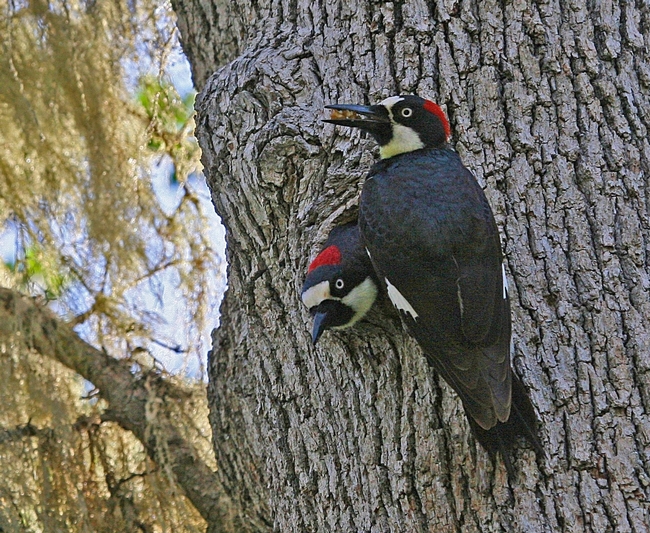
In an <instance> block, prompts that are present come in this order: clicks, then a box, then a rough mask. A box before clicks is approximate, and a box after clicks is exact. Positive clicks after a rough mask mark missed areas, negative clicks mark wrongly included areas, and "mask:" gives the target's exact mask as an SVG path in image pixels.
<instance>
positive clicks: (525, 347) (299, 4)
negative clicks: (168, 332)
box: [176, 0, 650, 533]
mask: <svg viewBox="0 0 650 533" xmlns="http://www.w3.org/2000/svg"><path fill="white" fill-rule="evenodd" d="M176 4H177V8H179V13H180V17H181V26H180V27H181V33H182V38H183V41H184V44H185V48H186V52H187V53H188V55H189V57H190V60H191V62H192V65H193V69H194V74H195V81H196V82H197V84H198V85H199V87H200V88H201V89H202V93H201V96H200V98H199V101H198V119H197V123H198V130H197V132H198V137H199V140H200V143H201V146H202V149H203V153H204V156H203V160H204V164H205V170H206V175H207V178H208V181H209V184H210V187H211V189H212V191H213V199H214V203H215V208H216V210H217V212H218V213H219V214H220V215H221V217H222V218H223V221H224V224H225V225H226V228H227V239H228V240H227V244H228V257H229V278H228V282H229V289H228V292H227V295H226V298H225V301H224V303H223V306H222V317H221V327H220V328H219V329H218V330H216V332H215V334H214V349H213V351H212V354H211V358H210V389H209V394H210V403H211V408H212V414H211V424H212V428H213V431H214V443H215V451H216V454H217V459H218V462H219V467H220V470H219V476H220V477H221V479H222V483H223V485H224V487H225V488H226V491H227V492H228V494H229V496H230V497H231V498H232V499H233V501H235V502H237V504H238V505H239V506H240V508H241V510H240V518H241V519H242V520H243V521H244V522H246V523H247V524H248V529H249V530H259V531H262V530H271V529H275V530H277V531H287V532H290V531H377V532H379V531H382V532H383V531H405V532H406V531H435V532H455V531H462V532H478V531H490V532H510V531H515V532H522V533H523V532H525V533H531V532H564V531H566V532H577V531H585V532H594V533H601V532H607V531H612V532H627V531H630V532H645V531H649V530H650V526H648V524H649V523H650V517H649V509H648V501H649V500H650V474H649V473H648V470H649V463H650V446H649V443H650V423H649V419H648V413H650V355H649V351H650V334H649V329H648V325H647V324H648V320H649V318H650V299H649V298H648V291H649V289H650V276H649V272H650V268H649V267H650V258H649V255H648V254H649V253H650V218H649V216H650V207H649V206H650V188H649V187H648V185H649V184H648V179H649V176H650V143H649V141H648V133H649V131H648V130H649V128H650V97H649V94H650V61H649V52H648V50H650V9H649V8H648V4H647V3H644V2H637V3H636V4H635V3H633V2H626V1H618V2H617V1H614V2H612V3H609V2H603V3H600V2H596V3H593V2H589V3H588V2H586V1H584V0H569V1H562V2H559V1H558V0H551V1H550V2H535V3H531V4H529V3H527V2H505V3H503V2H496V1H494V0H487V1H480V2H479V1H478V0H468V1H467V2H463V3H460V2H453V1H445V2H438V3H435V4H427V3H426V2H422V1H420V0H412V1H407V2H395V3H374V2H370V1H368V0H358V1H356V2H354V3H348V2H341V1H338V0H332V1H330V2H321V1H318V0H316V1H314V0H295V1H293V2H267V1H264V0H262V1H261V2H259V1H258V2H248V1H242V2H237V9H234V8H232V7H225V6H229V5H230V3H226V2H215V3H214V4H213V5H212V6H211V8H210V9H211V10H212V11H211V12H212V13H220V14H221V15H219V16H218V17H216V18H208V17H203V18H202V17H200V16H198V15H197V13H201V10H202V9H206V8H205V7H201V6H204V3H200V2H196V1H194V0H184V1H181V0H178V1H177V2H176ZM226 11H227V12H228V13H227V14H225V15H224V13H226ZM206 12H207V11H204V13H206ZM188 14H192V15H188ZM224 17H225V18H224ZM224 27H226V28H228V30H227V31H226V32H224V34H223V36H222V35H221V34H220V33H219V31H218V29H219V28H224ZM206 46H207V47H209V48H210V50H208V51H206V50H205V47H206ZM211 50H221V51H222V52H220V54H217V53H214V52H212V51H211ZM210 73H213V74H212V75H210ZM399 93H417V94H420V95H422V96H427V97H429V98H431V99H433V100H435V101H437V102H439V103H440V104H441V105H442V106H443V107H444V108H445V109H446V111H447V113H448V114H449V117H450V121H451V124H452V129H453V139H452V145H454V146H455V148H456V149H457V150H458V152H459V153H460V154H461V156H462V158H463V160H464V162H465V164H466V165H467V166H468V167H469V168H470V169H471V170H472V171H473V172H474V173H475V175H476V176H477V178H478V180H479V181H480V183H481V184H482V185H483V186H484V187H485V189H486V193H487V194H488V197H489V199H490V201H491V204H492V206H493V208H494V211H495V213H496V216H497V221H498V223H499V225H500V229H501V232H502V240H503V245H504V250H505V255H506V261H507V269H508V276H509V279H510V290H511V293H512V294H513V295H514V298H513V300H514V301H513V317H514V344H515V353H514V367H515V368H516V370H517V372H518V374H519V375H520V376H521V377H522V380H523V381H524V383H525V384H526V385H527V387H529V389H530V396H531V399H532V402H533V404H534V405H535V407H536V409H537V411H538V413H539V417H540V420H541V431H540V436H541V439H542V443H543V445H544V447H545V449H546V451H547V455H548V457H547V460H545V461H538V460H536V458H535V455H534V454H533V452H532V450H530V449H529V448H526V447H522V448H521V449H520V450H519V451H518V453H517V456H516V467H517V469H518V471H519V475H518V479H517V480H516V481H514V482H512V483H511V482H509V480H508V478H507V476H506V472H505V469H504V467H503V464H501V463H498V464H496V466H493V465H492V463H491V462H490V460H489V459H488V457H487V455H486V453H485V452H484V451H483V450H482V449H480V448H478V447H477V445H476V443H475V441H474V439H473V438H472V437H471V435H470V431H469V428H468V424H467V422H466V420H465V418H464V416H463V412H462V408H461V406H460V402H459V401H458V399H457V397H456V396H455V394H454V393H453V392H452V391H451V390H450V389H449V388H448V387H447V386H446V385H445V384H444V383H442V382H441V381H440V380H439V379H438V378H437V377H436V376H435V375H434V374H433V373H432V372H431V371H430V370H429V369H428V367H427V365H426V363H425V362H424V360H423V357H422V354H421V352H420V351H419V349H418V348H417V347H416V345H415V344H414V343H413V341H412V340H411V339H410V338H409V337H408V335H407V334H405V333H404V332H403V330H402V328H401V326H400V324H399V321H398V319H397V318H396V315H395V314H394V312H393V311H392V310H391V309H390V308H389V306H387V305H386V304H385V303H384V304H382V305H380V307H379V308H378V309H377V310H375V311H373V312H372V313H371V316H370V318H369V320H368V321H366V322H364V323H362V324H360V325H359V326H358V327H355V328H354V329H353V330H351V331H349V332H342V333H331V332H330V333H327V334H326V335H325V336H324V337H323V339H322V340H321V342H320V344H319V345H318V347H317V348H316V349H314V348H313V347H312V346H311V343H310V335H309V329H310V318H309V315H308V313H307V311H306V310H305V309H304V308H303V307H302V305H301V303H300V301H299V289H300V286H301V284H302V280H303V276H304V273H305V270H306V267H307V265H308V263H309V260H310V259H311V258H313V256H314V254H315V252H316V250H317V249H318V247H319V245H320V244H321V243H322V242H323V241H324V239H325V237H326V235H327V233H328V232H329V230H330V229H331V227H332V226H333V225H335V224H337V223H339V222H341V221H345V220H347V219H349V218H352V217H354V215H355V209H356V207H355V206H356V202H357V199H358V195H359V192H360V188H361V186H362V183H363V179H364V175H365V173H366V171H367V169H368V168H369V167H370V165H371V164H372V162H373V161H374V159H375V157H376V149H375V147H374V145H373V143H372V142H371V141H370V140H367V139H364V138H362V137H360V135H359V133H357V132H352V131H343V130H335V128H334V127H332V126H330V125H325V124H323V123H322V122H321V118H323V106H324V105H325V104H328V103H333V102H364V101H369V102H376V101H378V100H380V99H382V98H384V97H387V96H390V95H393V94H399Z"/></svg>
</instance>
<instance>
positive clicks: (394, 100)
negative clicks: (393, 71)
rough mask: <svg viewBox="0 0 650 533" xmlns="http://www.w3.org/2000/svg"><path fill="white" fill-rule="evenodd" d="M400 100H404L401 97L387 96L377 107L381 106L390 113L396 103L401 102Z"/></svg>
mask: <svg viewBox="0 0 650 533" xmlns="http://www.w3.org/2000/svg"><path fill="white" fill-rule="evenodd" d="M402 100H404V98H402V97H401V96H389V97H388V98H386V99H385V100H382V101H381V102H379V105H383V106H384V107H385V108H386V109H388V111H389V112H390V110H391V109H393V106H394V105H395V104H396V103H397V102H401V101H402Z"/></svg>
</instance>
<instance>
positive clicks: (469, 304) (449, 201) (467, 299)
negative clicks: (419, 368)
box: [360, 151, 511, 429]
mask: <svg viewBox="0 0 650 533" xmlns="http://www.w3.org/2000/svg"><path fill="white" fill-rule="evenodd" d="M445 152H450V151H445ZM451 154H453V156H451V159H450V160H443V161H442V163H440V162H439V161H437V160H436V161H433V162H432V161H431V160H427V159H426V158H425V156H424V155H422V156H418V157H419V158H420V159H416V160H415V161H413V160H411V161H410V162H408V164H406V163H404V162H398V163H397V164H392V165H390V166H387V165H385V167H386V168H385V169H384V170H381V169H380V171H379V172H377V173H376V174H375V175H374V176H373V177H372V178H371V179H369V180H368V181H367V182H366V185H364V190H363V194H362V200H361V214H360V227H361V232H362V235H363V238H364V241H365V243H366V246H367V248H368V251H369V253H370V256H371V259H372V261H373V264H374V266H375V269H376V271H377V273H378V275H379V276H380V281H381V282H384V283H387V287H388V292H389V296H390V295H391V287H390V286H389V285H388V284H390V285H392V286H393V287H394V288H395V289H396V290H397V291H398V292H399V294H400V295H401V296H402V297H403V298H404V299H405V300H406V301H407V302H408V304H409V305H410V306H411V308H412V311H411V312H403V316H404V319H405V322H406V324H407V326H408V328H409V330H410V331H411V333H412V334H413V336H414V337H415V338H416V340H417V341H418V343H419V344H420V346H421V347H422V349H423V350H424V352H425V353H426V355H427V358H428V360H429V362H430V363H431V365H432V366H433V367H434V368H435V369H436V370H437V371H438V372H439V373H440V374H441V375H442V376H443V378H444V379H445V380H446V381H447V382H448V383H449V384H450V385H451V386H452V387H453V388H454V390H456V392H457V393H458V394H459V396H460V397H461V399H462V401H463V404H464V406H465V409H466V410H467V412H468V413H469V414H470V415H471V416H472V417H473V418H474V419H475V420H476V422H477V423H478V424H479V426H481V427H483V428H484V429H489V428H491V427H493V426H494V425H495V424H497V422H499V421H501V422H504V421H506V420H507V419H508V417H509V414H510V400H511V374H510V355H509V354H510V306H509V302H508V298H507V294H506V292H505V291H504V287H503V275H502V264H501V263H502V257H501V247H500V241H499V235H498V230H497V227H496V223H495V221H494V217H493V215H492V211H491V209H490V207H489V204H488V202H487V199H486V197H485V195H484V193H483V191H482V190H481V188H480V186H479V185H478V183H476V180H475V179H474V177H473V176H472V175H471V173H470V172H469V171H468V170H467V169H465V168H464V167H463V166H462V164H460V160H459V159H457V156H456V155H455V153H453V152H451ZM444 156H445V157H449V155H448V154H444ZM454 156H455V158H454ZM429 159H430V157H429ZM449 162H451V163H452V164H449ZM439 163H440V164H439ZM380 168H381V167H380ZM437 169H439V170H437ZM405 176H406V177H407V178H404V177H405ZM391 299H392V298H391ZM402 307H405V306H404V305H402ZM414 314H415V315H416V316H413V315H414Z"/></svg>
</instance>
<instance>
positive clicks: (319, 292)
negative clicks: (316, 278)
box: [302, 280, 338, 309]
mask: <svg viewBox="0 0 650 533" xmlns="http://www.w3.org/2000/svg"><path fill="white" fill-rule="evenodd" d="M324 300H338V298H334V297H333V296H332V295H331V294H330V282H329V281H327V280H325V281H321V282H320V283H317V284H316V285H314V286H313V287H309V288H308V289H307V290H306V291H305V292H303V293H302V303H304V304H305V305H306V306H307V308H308V309H311V308H312V307H316V306H317V305H320V303H321V302H322V301H324Z"/></svg>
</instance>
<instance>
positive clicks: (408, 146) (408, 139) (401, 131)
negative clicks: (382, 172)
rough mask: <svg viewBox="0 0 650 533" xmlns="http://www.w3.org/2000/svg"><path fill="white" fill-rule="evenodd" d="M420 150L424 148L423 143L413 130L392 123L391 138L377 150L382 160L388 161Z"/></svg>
mask: <svg viewBox="0 0 650 533" xmlns="http://www.w3.org/2000/svg"><path fill="white" fill-rule="evenodd" d="M421 148H424V143H423V142H422V140H421V139H420V136H419V135H418V134H417V133H416V132H415V130H414V129H412V128H409V127H407V126H403V125H402V124H398V123H397V122H393V138H392V139H391V140H390V142H389V143H388V144H385V145H384V146H381V147H380V148H379V155H380V157H381V158H382V159H388V158H389V157H393V156H394V155H398V154H403V153H405V152H412V151H414V150H420V149H421Z"/></svg>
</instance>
